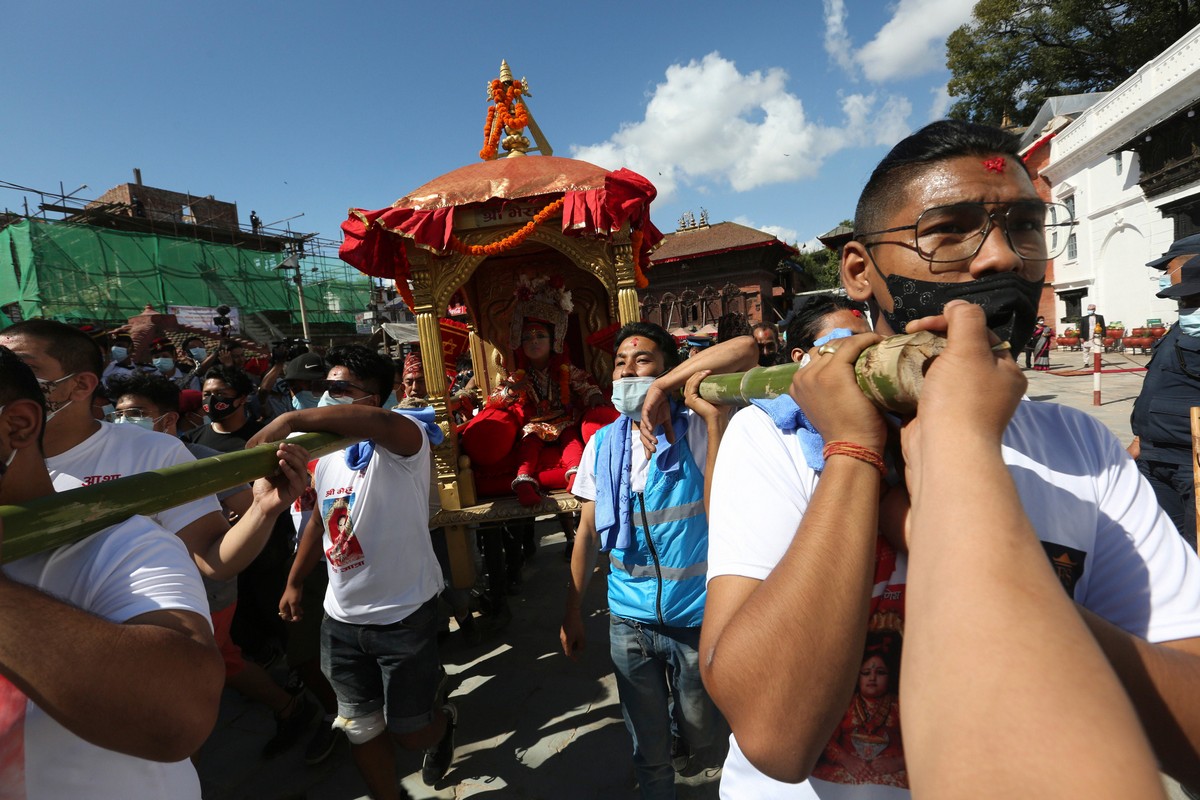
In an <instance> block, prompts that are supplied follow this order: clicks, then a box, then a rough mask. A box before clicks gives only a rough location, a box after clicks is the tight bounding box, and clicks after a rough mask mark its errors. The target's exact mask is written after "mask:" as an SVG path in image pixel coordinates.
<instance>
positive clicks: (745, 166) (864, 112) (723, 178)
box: [571, 53, 912, 200]
mask: <svg viewBox="0 0 1200 800" xmlns="http://www.w3.org/2000/svg"><path fill="white" fill-rule="evenodd" d="M786 83H787V74H786V73H785V72H784V71H783V70H781V69H777V68H776V69H770V70H768V71H766V72H758V71H755V72H751V73H748V74H742V73H741V72H739V71H738V69H737V67H736V66H735V65H734V63H733V62H732V61H728V60H726V59H724V58H722V57H721V56H720V55H719V54H717V53H710V54H708V55H707V56H705V57H704V58H703V59H701V60H700V61H698V62H697V61H691V62H689V63H688V64H684V65H679V64H676V65H673V66H671V67H669V68H668V69H667V73H666V80H665V81H664V82H662V83H660V84H659V85H658V86H657V87H655V90H654V94H653V95H652V96H651V98H650V101H649V102H648V103H647V105H646V114H645V117H644V118H643V119H642V120H641V121H638V122H632V123H625V124H623V125H621V128H620V130H618V131H617V132H616V133H615V134H613V135H612V136H611V137H609V139H608V140H607V141H604V142H599V143H597V144H592V145H583V146H579V145H575V146H572V147H571V153H572V155H573V157H575V158H579V159H582V160H584V161H590V162H592V163H594V164H598V165H600V166H602V167H607V168H610V169H615V168H616V167H620V166H627V167H629V168H630V169H633V170H635V171H637V172H640V173H642V174H643V175H645V176H646V177H647V178H649V179H650V180H651V181H652V182H653V183H654V185H655V186H657V187H658V191H659V197H660V198H662V199H664V200H667V199H670V198H671V197H672V195H674V193H675V192H676V191H677V190H678V188H679V186H680V185H686V186H688V187H689V188H690V189H692V190H693V191H699V192H703V191H705V190H706V188H708V185H709V184H712V183H719V184H723V185H727V186H729V187H731V188H732V189H734V190H735V191H739V192H742V191H748V190H750V189H754V188H756V187H759V186H765V185H768V184H772V183H785V182H790V181H796V180H801V179H804V178H810V177H813V176H814V175H816V174H817V172H818V171H819V170H820V168H821V165H822V164H823V163H824V161H825V159H826V158H828V157H829V156H830V155H832V154H834V153H836V152H838V151H839V150H843V149H845V148H847V147H857V146H867V145H878V144H892V143H894V142H895V141H897V140H898V139H900V138H902V137H903V136H904V135H905V134H906V133H908V130H909V128H908V121H907V118H908V115H909V113H911V111H912V106H911V104H910V103H909V102H908V100H907V99H906V98H904V97H901V96H891V97H888V98H887V99H886V100H885V101H884V102H883V103H882V105H880V103H879V99H878V97H877V96H876V95H875V94H869V95H863V94H852V95H849V96H847V97H845V98H843V101H842V113H843V115H844V116H845V124H844V125H842V126H830V125H823V124H819V123H816V122H813V121H812V120H810V119H809V118H808V117H807V115H806V114H805V111H804V105H803V103H802V102H801V100H800V98H799V97H797V96H796V95H794V94H791V93H789V92H788V91H787V89H786Z"/></svg>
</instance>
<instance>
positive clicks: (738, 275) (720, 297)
mask: <svg viewBox="0 0 1200 800" xmlns="http://www.w3.org/2000/svg"><path fill="white" fill-rule="evenodd" d="M796 254H797V250H796V248H795V247H792V246H791V245H790V244H787V243H785V242H781V241H780V240H779V239H777V238H776V237H775V236H773V235H771V234H769V233H765V232H763V231H760V230H755V229H754V228H749V227H746V226H745V225H739V224H737V223H736V222H718V223H716V224H713V225H710V224H709V223H708V215H707V213H705V212H703V211H701V214H700V221H699V222H696V220H695V218H694V217H693V216H692V214H691V213H690V212H689V213H687V214H684V215H683V218H682V219H681V220H680V224H679V228H678V229H677V230H676V231H674V232H673V233H670V234H667V236H666V238H665V239H664V240H663V242H662V244H661V245H660V246H659V247H658V249H657V250H655V251H654V253H652V254H651V256H650V263H651V268H650V269H649V270H648V271H647V273H646V277H647V278H648V279H649V281H650V285H649V286H648V287H647V288H645V289H642V290H640V291H639V292H638V294H639V297H640V298H641V304H642V317H643V318H644V319H646V320H648V321H650V322H654V323H656V324H658V325H661V326H663V327H664V328H666V329H667V330H668V331H679V330H683V329H688V330H692V329H694V330H700V331H703V332H705V333H715V332H716V324H717V320H718V319H719V318H720V317H721V316H723V315H725V314H738V315H740V316H742V317H743V318H744V319H746V320H747V321H748V322H751V323H754V322H758V321H759V320H766V321H768V322H778V321H779V320H780V319H781V318H782V317H783V316H784V315H785V314H786V313H787V312H788V310H789V309H790V308H791V304H792V294H793V292H796V291H801V290H803V289H806V288H808V287H807V285H805V284H803V282H804V281H806V276H805V275H804V273H802V272H800V271H798V266H797V265H796V264H795V262H794V261H793V258H794V256H795V255H796Z"/></svg>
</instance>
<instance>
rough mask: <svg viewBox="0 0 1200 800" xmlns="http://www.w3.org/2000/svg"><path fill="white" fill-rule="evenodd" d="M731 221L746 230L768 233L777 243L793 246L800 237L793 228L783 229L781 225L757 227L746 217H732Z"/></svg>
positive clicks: (757, 225) (756, 224)
mask: <svg viewBox="0 0 1200 800" xmlns="http://www.w3.org/2000/svg"><path fill="white" fill-rule="evenodd" d="M731 221H732V222H736V223H737V224H738V225H745V226H746V227H747V228H754V230H756V231H763V232H764V233H769V234H771V235H772V236H774V237H775V238H776V239H778V240H779V241H781V242H786V243H787V244H795V243H796V239H797V238H799V236H800V234H799V233H797V232H796V230H795V228H784V227H783V226H781V225H759V224H758V223H756V222H753V221H752V220H750V219H749V218H747V217H734V218H733V220H731Z"/></svg>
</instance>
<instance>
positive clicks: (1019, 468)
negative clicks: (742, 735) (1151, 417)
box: [708, 401, 1200, 800]
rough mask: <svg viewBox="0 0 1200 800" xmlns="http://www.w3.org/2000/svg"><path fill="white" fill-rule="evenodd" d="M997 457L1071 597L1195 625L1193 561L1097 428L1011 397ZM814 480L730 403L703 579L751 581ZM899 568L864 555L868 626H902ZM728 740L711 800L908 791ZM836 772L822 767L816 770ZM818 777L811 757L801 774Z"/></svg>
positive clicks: (1198, 602)
mask: <svg viewBox="0 0 1200 800" xmlns="http://www.w3.org/2000/svg"><path fill="white" fill-rule="evenodd" d="M1003 456H1004V461H1005V463H1007V464H1008V466H1009V471H1010V473H1011V474H1012V477H1013V480H1014V481H1015V483H1016V485H1017V491H1018V492H1019V493H1020V496H1021V500H1022V504H1023V505H1024V508H1025V511H1026V513H1027V514H1028V516H1029V518H1030V521H1031V522H1032V524H1033V526H1034V529H1035V530H1036V531H1037V534H1038V538H1039V539H1041V540H1042V545H1043V547H1044V548H1046V551H1047V556H1048V557H1049V558H1050V559H1051V560H1052V563H1053V565H1054V568H1055V571H1056V572H1057V573H1058V576H1059V578H1060V579H1061V580H1062V581H1063V584H1064V587H1067V588H1068V592H1069V593H1071V594H1072V596H1073V597H1074V599H1075V600H1076V601H1077V602H1079V603H1081V604H1082V605H1084V606H1086V607H1087V608H1088V609H1090V610H1091V611H1093V612H1095V613H1096V614H1099V615H1100V616H1102V617H1104V618H1105V619H1107V620H1109V621H1110V622H1112V623H1113V624H1115V625H1117V626H1119V627H1120V628H1122V629H1124V630H1126V631H1128V632H1130V633H1132V634H1135V635H1137V636H1141V637H1144V638H1145V639H1147V640H1149V641H1151V642H1162V641H1171V640H1175V639H1186V638H1192V637H1196V636H1200V560H1198V559H1197V556H1196V553H1195V552H1194V551H1192V550H1191V549H1190V548H1188V547H1187V545H1186V543H1185V542H1184V540H1183V538H1182V537H1180V536H1179V534H1178V532H1177V531H1176V530H1175V527H1174V526H1173V525H1172V524H1171V521H1170V519H1169V518H1168V517H1167V516H1166V514H1164V513H1163V512H1162V510H1161V509H1160V508H1159V507H1158V504H1157V502H1156V501H1155V498H1154V492H1153V491H1152V490H1151V488H1150V486H1149V484H1147V483H1146V482H1145V480H1143V479H1142V478H1141V476H1140V475H1139V474H1138V471H1137V467H1136V465H1135V464H1134V461H1133V459H1131V458H1130V457H1129V455H1128V454H1127V453H1126V452H1125V450H1124V449H1123V448H1122V447H1121V445H1120V443H1119V442H1118V441H1117V440H1116V438H1115V437H1114V436H1113V435H1112V434H1111V433H1109V431H1108V430H1107V429H1106V428H1105V427H1104V426H1103V425H1101V424H1100V423H1099V422H1097V421H1096V420H1095V419H1093V418H1092V417H1090V416H1088V415H1087V414H1084V413H1083V412H1080V411H1076V410H1074V409H1070V408H1066V407H1063V406H1059V405H1055V404H1052V403H1040V402H1039V403H1035V402H1029V401H1026V402H1022V403H1020V404H1019V406H1018V408H1017V410H1016V413H1015V414H1014V416H1013V420H1012V422H1011V424H1010V425H1009V426H1008V429H1007V430H1006V431H1005V434H1004V446H1003ZM970 479H971V478H970V476H969V475H964V476H963V480H970ZM816 484H817V475H816V473H814V472H813V471H812V470H811V469H809V467H808V466H807V464H806V463H805V460H804V456H803V453H802V452H801V450H800V447H799V441H798V440H797V438H796V436H795V435H793V434H783V433H782V432H780V431H779V429H778V428H776V427H775V425H774V424H773V423H772V422H771V420H770V419H769V418H768V417H767V415H766V414H765V413H763V412H762V411H761V410H759V409H757V408H748V409H745V410H743V411H742V413H739V414H737V415H736V416H735V417H734V419H733V420H732V421H731V422H730V425H729V428H728V430H727V431H726V433H725V436H724V438H723V439H722V441H721V451H720V455H719V456H718V458H717V465H716V472H715V474H714V476H713V496H712V502H711V513H710V515H709V547H708V567H709V572H708V579H709V580H710V581H711V580H712V579H713V578H714V577H716V576H718V575H740V576H744V577H750V578H755V579H757V580H764V579H765V578H766V577H767V575H769V574H770V572H771V570H772V569H773V568H774V567H775V565H776V564H777V563H778V562H779V560H780V559H781V558H782V557H783V555H784V553H785V552H786V551H787V548H788V546H789V545H790V544H791V542H792V539H793V537H794V536H795V533H796V529H797V527H798V526H799V523H800V518H801V517H802V516H803V514H804V510H805V509H806V508H807V505H808V502H809V500H810V498H811V497H812V494H813V491H814V489H815V488H816ZM747 498H755V500H756V502H747ZM883 548H884V549H886V546H883ZM905 566H906V562H905V559H904V557H903V556H900V557H896V556H895V554H894V553H893V554H891V555H890V557H888V556H886V555H885V556H884V557H880V558H878V559H877V564H876V576H875V577H876V583H875V591H874V593H873V597H872V608H871V622H870V628H869V629H870V630H878V629H881V628H882V629H885V630H894V631H896V632H897V633H898V634H899V637H898V638H900V637H902V634H903V627H904V623H903V591H904V583H905ZM815 613H819V612H815ZM783 677H784V676H781V679H782V678H783ZM848 718H849V714H848ZM845 726H847V723H846V722H845V721H844V722H843V727H845ZM843 733H849V731H848V730H843V728H841V727H840V728H839V730H838V732H836V733H835V736H834V738H833V739H832V740H831V742H830V744H829V747H836V746H839V745H838V737H839V735H841V734H843ZM730 742H731V747H730V752H729V756H728V758H727V760H726V762H725V768H724V771H723V774H722V780H721V797H723V798H748V797H752V798H755V800H759V798H814V797H816V798H823V799H825V798H838V799H839V800H840V798H853V799H854V800H862V799H863V798H867V799H869V800H879V799H881V798H906V797H908V796H909V792H908V791H907V789H901V788H893V787H891V786H886V785H877V784H867V785H850V784H847V783H837V782H831V781H830V780H821V779H819V778H818V777H814V778H813V779H811V780H809V781H807V782H805V783H801V784H787V783H781V782H778V781H774V780H772V779H770V778H768V777H767V776H765V775H763V774H762V773H760V772H759V771H758V770H756V769H755V768H754V767H753V766H752V765H751V764H750V763H749V761H748V760H747V759H746V758H745V756H744V755H743V754H742V752H741V750H740V749H739V748H738V746H737V741H736V738H734V737H730ZM895 746H896V747H897V748H899V747H900V745H899V743H898V742H897V743H895ZM823 760H824V759H823V758H822V761H823ZM836 772H837V771H836V768H834V767H833V766H832V764H828V765H827V766H826V771H825V772H824V774H825V775H827V776H829V777H830V778H834V777H835V776H836ZM820 774H822V763H821V762H819V763H818V766H817V768H816V770H815V772H814V775H820ZM884 780H886V778H884ZM898 782H900V783H902V784H903V783H904V780H901V781H898Z"/></svg>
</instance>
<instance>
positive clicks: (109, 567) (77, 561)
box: [0, 517, 208, 800]
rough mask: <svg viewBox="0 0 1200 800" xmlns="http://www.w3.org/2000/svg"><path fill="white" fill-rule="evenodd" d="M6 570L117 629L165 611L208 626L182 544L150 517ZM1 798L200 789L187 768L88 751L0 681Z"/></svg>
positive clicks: (102, 797)
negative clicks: (183, 613)
mask: <svg viewBox="0 0 1200 800" xmlns="http://www.w3.org/2000/svg"><path fill="white" fill-rule="evenodd" d="M3 570H4V573H5V575H7V576H8V577H9V578H10V579H12V580H14V581H17V582H19V583H23V584H26V585H27V586H32V587H35V588H37V589H40V590H41V591H43V592H45V593H47V594H50V595H54V596H55V597H58V598H60V599H62V600H63V601H64V602H66V603H69V604H70V605H73V606H76V607H77V608H81V609H83V610H84V611H88V612H90V613H92V614H95V615H97V616H99V617H103V618H104V619H107V620H109V621H111V622H116V623H122V622H125V621H127V620H130V619H133V618H134V617H137V616H139V615H141V614H146V613H149V612H151V611H158V610H162V609H180V610H184V611H191V612H194V613H196V614H199V615H200V616H201V617H204V618H205V619H206V620H207V619H208V603H207V602H206V601H205V599H204V589H203V587H202V586H201V584H200V576H199V575H198V574H197V573H196V568H195V566H194V565H193V564H192V560H191V557H190V556H189V555H188V553H187V550H186V548H185V547H184V546H183V543H182V542H181V541H179V539H178V538H177V537H176V536H174V535H172V534H170V533H168V532H167V531H164V530H163V529H162V528H160V527H158V526H157V525H155V524H154V523H153V522H151V521H150V520H149V519H147V518H146V517H131V518H130V519H129V520H127V521H125V522H123V523H121V524H120V525H114V526H113V527H111V528H106V529H105V530H103V531H100V532H99V533H96V534H93V535H92V536H89V537H88V538H86V539H84V540H83V541H81V542H76V543H75V544H72V545H68V546H66V547H60V548H58V549H57V550H52V551H50V552H48V553H40V554H38V555H33V556H29V557H27V558H22V559H20V560H19V561H14V562H12V563H10V564H5V565H4V567H3ZM0 797H4V798H27V800H58V799H59V798H62V800H67V799H68V798H70V799H71V800H74V798H80V797H86V798H94V799H96V800H109V799H111V800H129V798H138V800H142V798H194V799H195V800H199V797H200V781H199V779H198V778H197V777H196V770H195V769H194V768H193V767H192V764H191V762H190V761H188V760H186V759H185V760H183V761H179V762H175V763H160V762H156V761H148V760H146V759H141V758H136V757H134V756H129V755H124V754H122V753H116V752H114V751H112V750H106V749H104V748H102V747H97V746H96V745H93V744H90V743H88V742H86V741H84V740H83V739H81V738H79V737H78V736H76V735H75V734H74V733H72V732H70V731H69V730H67V729H66V728H64V727H63V726H62V725H60V724H59V723H58V722H57V721H55V720H54V719H53V718H51V717H50V716H49V715H48V714H46V713H45V712H44V711H43V710H42V709H41V708H39V707H38V706H37V705H35V704H34V702H33V701H32V700H29V699H28V698H27V697H25V695H24V694H23V693H22V692H21V691H20V690H19V689H18V688H17V687H16V686H14V685H13V684H12V683H10V682H9V681H7V680H5V679H4V678H0Z"/></svg>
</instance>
